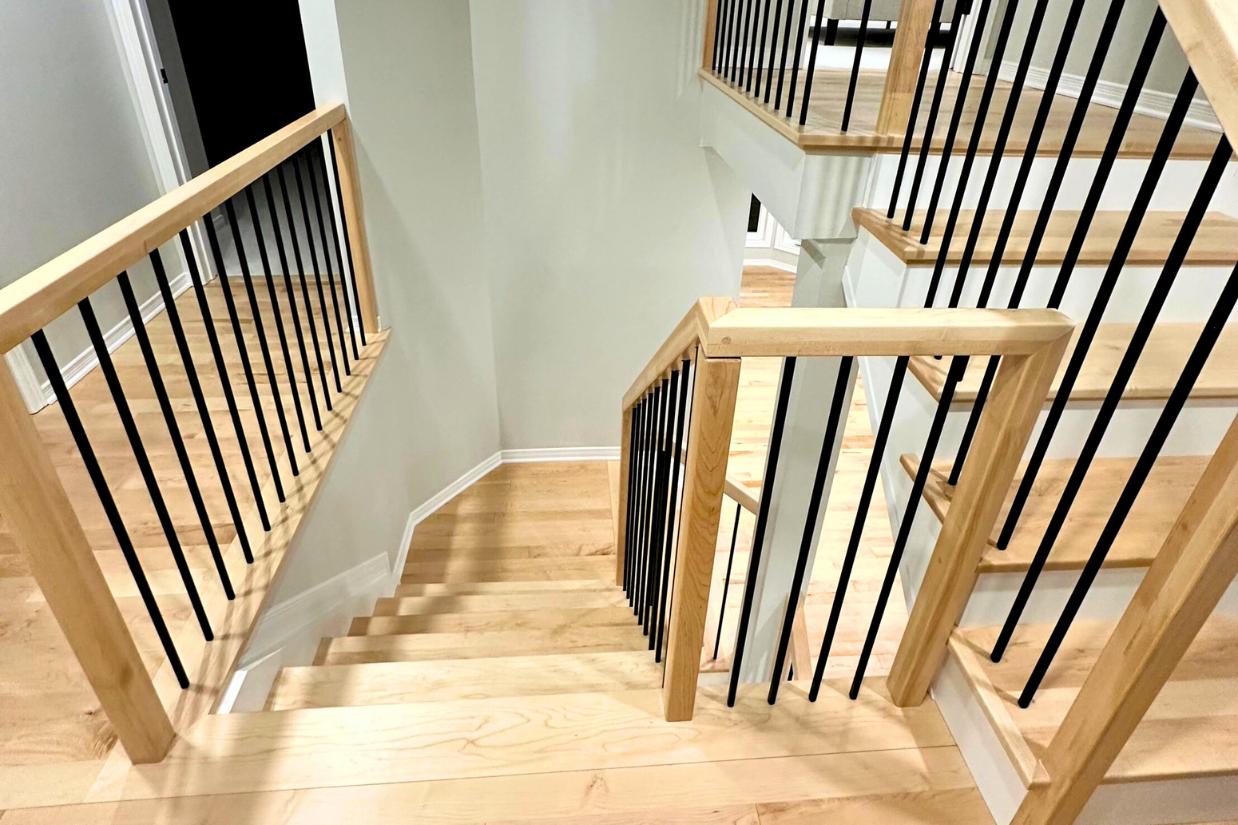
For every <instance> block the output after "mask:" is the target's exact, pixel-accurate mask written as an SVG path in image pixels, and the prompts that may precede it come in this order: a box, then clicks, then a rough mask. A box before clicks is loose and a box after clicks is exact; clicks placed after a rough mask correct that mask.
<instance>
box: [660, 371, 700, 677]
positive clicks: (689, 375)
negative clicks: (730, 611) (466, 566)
mask: <svg viewBox="0 0 1238 825" xmlns="http://www.w3.org/2000/svg"><path fill="white" fill-rule="evenodd" d="M699 354H700V353H699V347H698V351H697V352H695V353H693V355H692V356H691V357H688V356H685V357H684V360H683V378H682V381H683V383H684V385H685V390H684V391H685V393H686V394H687V398H688V403H687V409H686V410H684V411H683V418H684V429H683V448H682V455H683V462H684V485H685V487H686V486H687V483H688V470H687V466H688V465H687V461H688V445H689V444H690V443H691V441H692V397H693V396H692V393H693V391H694V390H695V388H696V366H695V359H696V357H697V356H699ZM685 509H686V508H684V507H680V508H679V513H678V515H677V516H676V517H675V540H674V543H673V545H672V550H673V557H672V558H671V572H670V589H669V591H668V592H669V595H668V596H667V599H666V622H665V624H667V625H669V624H670V623H671V619H672V618H673V617H674V615H675V578H676V575H677V574H678V573H679V537H680V536H681V535H682V534H683V511H684V510H685ZM661 644H662V640H661V639H659V640H658V645H659V650H664V649H663V648H662V647H661ZM667 646H668V647H669V642H668V643H667ZM662 684H663V685H665V684H666V665H665V664H663V665H662Z"/></svg>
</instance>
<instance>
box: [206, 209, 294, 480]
mask: <svg viewBox="0 0 1238 825" xmlns="http://www.w3.org/2000/svg"><path fill="white" fill-rule="evenodd" d="M203 224H204V225H205V226H206V239H207V241H208V242H209V243H210V247H211V256H212V257H213V258H214V259H215V269H217V270H218V271H219V283H220V287H221V289H222V291H223V294H224V304H225V305H226V306H227V308H228V320H229V322H230V323H231V324H232V337H233V338H234V339H235V340H236V348H237V350H238V351H239V353H240V356H241V368H242V371H243V372H244V373H245V383H246V384H247V385H248V386H249V397H250V400H251V401H253V404H254V417H255V418H256V419H258V433H259V435H261V436H262V447H263V450H264V451H265V452H266V456H267V463H268V464H269V465H270V467H271V480H272V481H273V482H274V483H275V495H276V496H277V497H278V498H279V500H280V501H281V502H282V501H284V500H285V496H284V483H283V481H282V480H281V479H280V477H279V465H278V464H277V463H276V462H275V449H274V448H273V447H272V446H271V432H270V430H268V429H267V420H266V414H265V413H264V412H263V407H262V398H261V397H260V396H259V395H258V385H257V383H256V382H255V380H254V369H253V366H252V365H251V363H250V360H249V348H248V347H246V346H245V333H244V331H243V330H242V329H241V321H240V318H239V317H238V316H237V313H236V301H235V299H234V298H233V297H232V285H231V284H230V283H229V279H228V274H227V272H226V270H225V269H224V256H223V251H222V250H221V249H220V247H219V236H218V235H216V234H215V226H214V222H213V221H212V220H211V217H210V215H209V214H208V215H207V216H206V220H204V221H203Z"/></svg>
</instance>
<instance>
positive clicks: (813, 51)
mask: <svg viewBox="0 0 1238 825" xmlns="http://www.w3.org/2000/svg"><path fill="white" fill-rule="evenodd" d="M824 11H825V3H818V4H817V25H816V28H814V29H813V37H812V46H811V47H810V48H809V50H808V69H807V71H806V72H805V74H804V97H803V98H802V99H801V100H800V125H801V126H803V125H804V124H805V123H807V122H808V103H809V101H811V100H812V76H813V73H814V72H816V71H817V47H818V46H819V45H820V43H821V15H822V12H824ZM796 59H797V60H798V59H799V55H796ZM791 82H792V84H794V83H795V81H794V80H792V81H791ZM791 97H795V86H794V85H792V87H791ZM791 106H792V104H791V102H790V101H788V103H787V115H788V116H790V114H791Z"/></svg>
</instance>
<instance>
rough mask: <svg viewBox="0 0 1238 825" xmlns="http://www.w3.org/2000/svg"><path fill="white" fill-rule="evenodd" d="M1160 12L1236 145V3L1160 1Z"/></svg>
mask: <svg viewBox="0 0 1238 825" xmlns="http://www.w3.org/2000/svg"><path fill="white" fill-rule="evenodd" d="M1160 4H1161V10H1162V11H1163V12H1164V13H1165V19H1166V20H1168V21H1169V26H1170V28H1172V29H1173V32H1174V35H1175V36H1176V37H1177V38H1178V43H1179V45H1181V46H1182V51H1184V52H1186V59H1187V61H1188V62H1189V63H1190V64H1191V69H1192V70H1193V71H1194V72H1195V76H1196V77H1197V78H1199V84H1200V85H1201V86H1202V87H1203V89H1204V93H1205V94H1207V95H1208V101H1209V102H1210V103H1211V104H1212V109H1213V111H1215V112H1216V115H1217V119H1218V120H1220V121H1221V126H1222V128H1224V129H1225V134H1226V135H1228V136H1229V139H1230V141H1231V142H1238V87H1236V86H1235V85H1234V78H1235V77H1238V4H1236V3H1234V0H1160Z"/></svg>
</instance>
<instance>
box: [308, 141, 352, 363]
mask: <svg viewBox="0 0 1238 825" xmlns="http://www.w3.org/2000/svg"><path fill="white" fill-rule="evenodd" d="M319 148H320V150H321V147H319ZM321 152H322V153H321V154H319V153H315V154H314V158H315V160H316V161H317V165H318V167H319V168H320V169H321V170H322V199H323V201H324V202H325V203H326V204H327V225H328V226H330V227H331V245H332V246H333V247H334V248H335V260H336V261H338V262H339V265H340V287H339V289H340V295H341V296H343V298H344V317H345V318H346V319H348V341H349V343H351V344H352V357H353V359H354V360H355V359H358V358H360V357H361V353H360V352H358V351H357V329H356V327H358V326H360V324H359V323H358V324H354V323H353V311H352V304H350V303H349V300H348V274H347V273H348V265H347V264H345V263H344V252H343V250H341V249H340V232H339V229H338V228H337V227H336V225H335V218H336V215H335V206H334V204H332V203H331V182H330V180H329V177H328V175H327V162H326V160H325V159H324V157H323V155H324V154H325V150H321ZM334 157H335V156H334V155H332V160H334ZM339 194H340V193H339V182H338V180H337V181H336V196H337V197H339ZM339 216H340V218H341V219H343V217H344V207H343V205H342V204H341V206H340V215H339ZM324 254H326V253H325V251H324ZM328 271H329V270H328ZM352 284H353V290H354V291H353V296H354V297H356V286H357V277H356V274H355V273H354V275H353V278H352ZM334 288H335V285H334V284H332V290H334ZM332 295H333V296H334V291H333V292H332ZM331 300H333V301H334V300H335V298H334V297H332V299H331ZM335 313H336V317H337V318H338V317H339V308H338V307H336V311H335ZM360 319H361V315H360V306H359V305H358V310H357V320H358V321H360Z"/></svg>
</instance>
